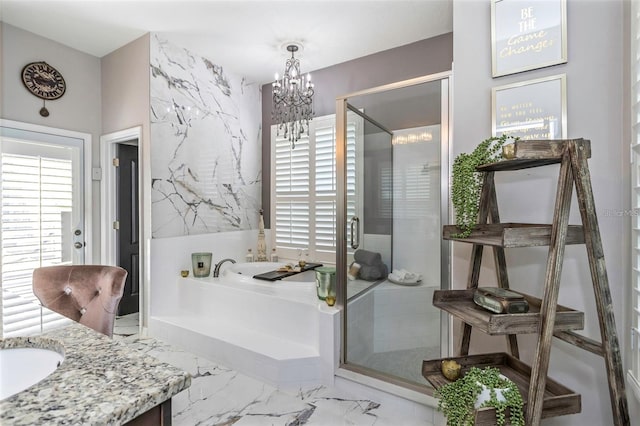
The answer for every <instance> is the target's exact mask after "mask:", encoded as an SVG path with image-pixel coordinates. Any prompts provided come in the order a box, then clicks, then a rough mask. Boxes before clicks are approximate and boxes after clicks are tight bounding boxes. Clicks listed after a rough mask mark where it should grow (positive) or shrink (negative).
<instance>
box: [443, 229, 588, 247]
mask: <svg viewBox="0 0 640 426" xmlns="http://www.w3.org/2000/svg"><path fill="white" fill-rule="evenodd" d="M459 233H460V229H459V228H458V226H456V225H445V226H444V227H443V230H442V238H444V239H445V240H452V241H460V242H463V243H472V244H482V245H487V246H495V247H504V248H513V247H536V246H548V245H549V243H550V242H551V225H548V224H532V223H487V224H479V225H476V226H475V228H474V229H473V231H471V235H470V236H469V237H467V238H457V237H454V235H457V234H459ZM566 243H567V244H584V232H583V228H582V225H569V229H568V230H567V242H566Z"/></svg>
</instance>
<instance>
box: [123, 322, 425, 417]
mask: <svg viewBox="0 0 640 426" xmlns="http://www.w3.org/2000/svg"><path fill="white" fill-rule="evenodd" d="M128 321H133V320H132V319H131V318H130V319H129V320H128ZM122 323H123V321H120V325H121V326H122V328H121V329H120V331H122V330H126V328H125V326H123V325H122ZM130 326H131V325H130V324H128V325H127V327H130ZM114 338H116V339H123V341H125V342H126V343H127V345H129V346H131V347H134V348H136V349H137V350H139V351H142V352H144V353H146V354H148V355H150V356H153V357H155V358H158V359H159V360H161V361H164V362H167V363H169V364H172V365H174V366H176V367H179V368H182V369H184V370H186V371H188V372H189V373H191V375H192V381H191V387H190V388H189V389H187V390H185V391H183V392H181V393H179V394H178V395H176V396H175V397H174V398H173V402H172V415H173V424H174V425H175V426H200V425H206V426H230V425H234V426H263V425H264V426H267V425H282V426H301V425H309V426H334V425H335V426H339V425H356V426H359V425H366V426H369V425H371V426H373V425H376V426H414V425H416V426H417V425H420V426H428V425H429V422H428V421H426V420H420V421H418V420H416V418H415V417H412V414H413V413H408V415H407V418H405V419H403V418H399V416H398V413H397V411H396V410H394V409H393V407H384V406H383V405H381V404H380V403H378V402H376V401H372V400H369V399H362V398H358V397H355V396H353V395H349V394H346V393H345V392H342V391H339V390H337V389H333V388H331V387H327V386H314V387H306V388H300V389H298V390H297V391H296V392H285V391H283V390H279V389H277V388H275V387H273V386H270V385H268V384H265V383H263V382H260V381H258V380H256V379H253V378H251V377H248V376H245V375H243V374H241V373H239V372H237V371H234V370H231V369H229V368H226V367H224V366H222V365H219V364H217V363H215V362H212V361H209V360H206V359H204V358H202V357H199V356H196V355H194V354H191V353H188V352H185V351H183V350H181V349H179V348H176V347H173V346H171V345H169V344H167V343H164V342H162V341H159V340H157V339H153V338H146V337H140V336H139V335H137V334H132V335H130V336H122V334H120V335H116V334H114Z"/></svg>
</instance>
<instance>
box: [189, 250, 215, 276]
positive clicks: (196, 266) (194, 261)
mask: <svg viewBox="0 0 640 426" xmlns="http://www.w3.org/2000/svg"><path fill="white" fill-rule="evenodd" d="M212 256H213V254H212V253H191V266H192V267H193V276H194V277H196V278H204V277H208V276H209V274H210V273H211V257H212Z"/></svg>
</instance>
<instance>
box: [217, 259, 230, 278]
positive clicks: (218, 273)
mask: <svg viewBox="0 0 640 426" xmlns="http://www.w3.org/2000/svg"><path fill="white" fill-rule="evenodd" d="M227 261H229V262H231V263H236V261H235V260H233V259H222V260H221V261H220V262H218V263H216V266H215V267H214V268H213V278H218V276H219V275H220V267H221V266H222V264H223V263H224V262H227Z"/></svg>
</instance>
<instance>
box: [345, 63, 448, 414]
mask: <svg viewBox="0 0 640 426" xmlns="http://www.w3.org/2000/svg"><path fill="white" fill-rule="evenodd" d="M436 81H440V83H441V92H440V103H441V104H440V108H441V121H440V126H441V136H440V143H441V145H440V167H441V168H440V220H441V224H445V223H450V222H451V217H450V208H449V206H450V198H449V188H450V179H449V176H450V173H449V167H450V164H451V157H450V149H449V148H450V146H451V130H450V129H451V128H452V121H451V112H452V109H451V102H450V99H451V97H452V96H451V94H452V73H451V72H450V71H447V72H442V73H437V74H431V75H428V76H423V77H417V78H412V79H409V80H404V81H400V82H396V83H391V84H386V85H382V86H378V87H373V88H370V89H365V90H361V91H357V92H353V93H349V94H346V95H343V96H339V97H337V98H336V168H337V170H336V176H337V203H336V204H337V205H336V207H337V223H336V239H337V242H338V244H336V270H337V271H338V273H337V274H336V282H337V307H338V308H339V309H340V313H341V315H340V359H339V366H338V369H337V371H336V376H339V377H343V378H346V379H348V380H352V381H355V382H358V383H362V384H365V385H367V386H371V387H374V388H377V389H380V390H382V391H385V392H388V393H391V394H394V395H398V396H401V397H403V398H407V399H410V400H414V401H417V402H421V403H427V404H428V405H435V404H437V400H435V399H434V398H430V397H431V396H432V395H433V388H431V387H429V386H426V385H424V386H423V385H419V384H416V383H412V382H409V381H406V380H403V379H401V378H398V377H395V376H390V375H388V374H385V373H382V372H379V371H377V370H373V369H370V368H367V367H363V366H360V365H356V364H350V363H348V362H347V360H346V349H347V326H346V325H347V316H348V312H347V309H346V305H347V266H348V265H347V210H346V209H347V191H346V139H347V138H346V129H347V111H354V112H356V113H359V111H357V110H355V109H354V108H353V107H351V105H349V104H348V100H349V99H350V98H354V97H357V96H363V95H372V94H377V93H383V92H387V91H391V90H396V89H404V88H407V87H411V86H417V85H420V84H425V83H430V82H436ZM365 118H366V119H371V118H370V117H368V116H367V117H365ZM374 123H375V121H374ZM375 124H377V123H375ZM383 128H384V127H383ZM440 254H441V258H440V259H441V260H440V288H441V289H450V288H451V270H450V269H451V256H452V252H451V244H450V242H449V241H445V240H441V243H440ZM452 335H453V333H452V321H451V320H450V317H449V316H448V315H446V314H445V313H441V315H440V348H441V356H443V357H446V356H448V354H449V353H451V350H452V347H453V342H452Z"/></svg>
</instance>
